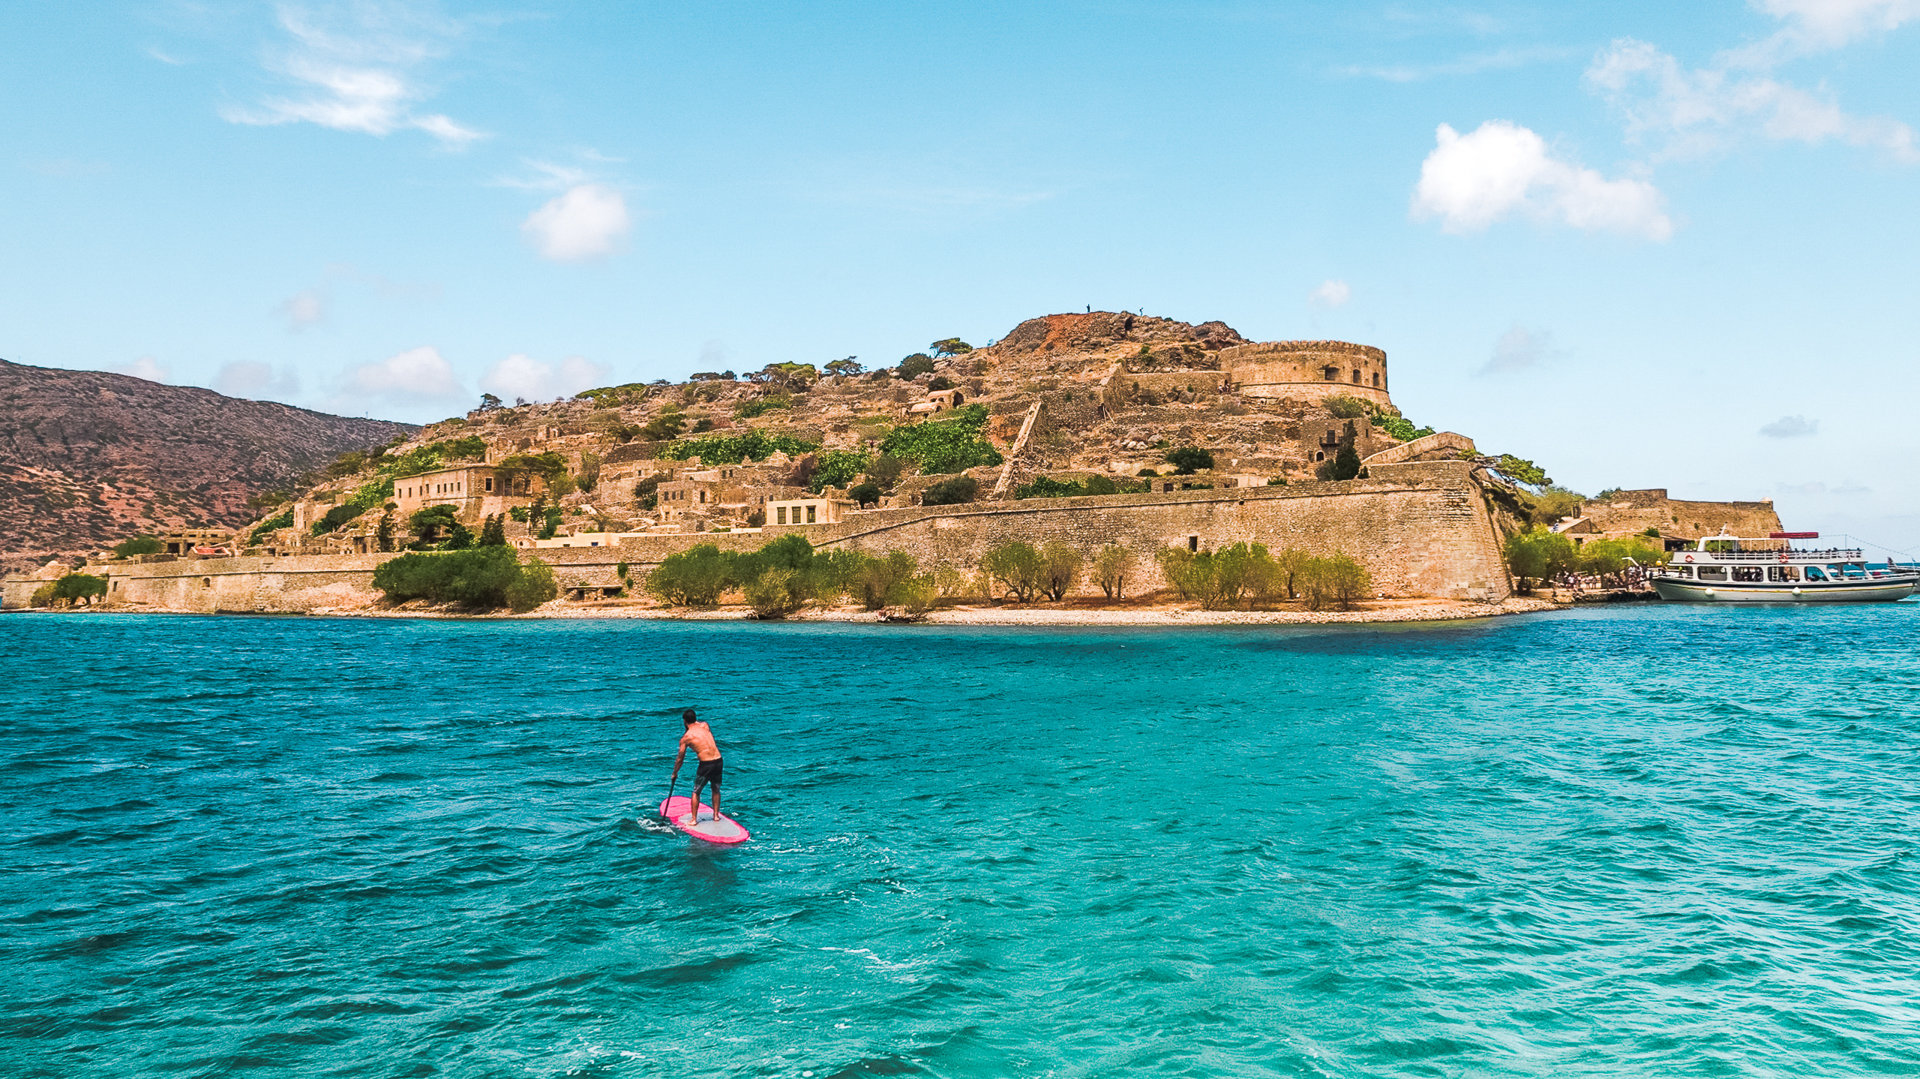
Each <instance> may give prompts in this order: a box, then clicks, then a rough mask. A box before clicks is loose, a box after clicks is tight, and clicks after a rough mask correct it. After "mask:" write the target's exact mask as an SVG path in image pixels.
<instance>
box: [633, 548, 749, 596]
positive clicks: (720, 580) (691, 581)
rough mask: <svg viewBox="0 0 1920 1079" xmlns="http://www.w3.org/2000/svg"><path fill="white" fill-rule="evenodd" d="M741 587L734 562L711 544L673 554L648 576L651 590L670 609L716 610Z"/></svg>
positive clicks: (648, 586) (648, 584) (648, 588)
mask: <svg viewBox="0 0 1920 1079" xmlns="http://www.w3.org/2000/svg"><path fill="white" fill-rule="evenodd" d="M738 584H739V581H738V580H737V579H736V578H735V576H734V566H733V562H732V560H730V559H729V558H727V556H725V555H723V554H721V553H720V548H719V547H716V546H715V545H713V544H711V543H702V544H697V545H695V546H693V547H689V548H687V549H686V550H684V551H680V552H677V553H675V554H670V555H668V556H667V557H666V558H665V559H663V560H662V561H661V563H660V565H659V566H658V567H656V568H655V569H654V571H653V572H652V573H649V574H647V591H649V592H651V593H653V594H654V595H655V596H656V597H658V598H659V600H660V602H662V603H664V604H666V605H668V606H670V607H675V606H683V607H712V606H714V605H715V604H717V603H719V602H720V596H721V595H722V594H723V593H724V592H726V591H727V589H729V588H733V587H736V586H737V585H738Z"/></svg>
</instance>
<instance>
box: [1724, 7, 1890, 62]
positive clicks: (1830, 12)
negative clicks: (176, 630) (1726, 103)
mask: <svg viewBox="0 0 1920 1079" xmlns="http://www.w3.org/2000/svg"><path fill="white" fill-rule="evenodd" d="M1754 6H1755V7H1757V8H1759V9H1760V10H1762V11H1764V12H1766V13H1767V14H1769V15H1772V16H1773V17H1774V18H1776V19H1784V20H1786V22H1787V25H1786V26H1784V27H1782V28H1781V29H1780V31H1779V32H1778V33H1776V34H1774V35H1773V36H1772V37H1770V38H1768V39H1767V40H1766V41H1763V42H1761V43H1760V44H1759V45H1757V46H1755V47H1753V48H1752V49H1750V50H1743V52H1745V53H1746V54H1748V56H1751V57H1765V58H1768V59H1778V58H1782V57H1783V56H1785V55H1790V54H1794V53H1808V52H1814V51H1818V50H1823V49H1837V48H1840V47H1841V46H1843V45H1847V44H1850V43H1852V42H1854V41H1856V40H1858V39H1860V38H1863V37H1867V36H1869V35H1871V34H1876V33H1886V32H1888V31H1890V30H1897V29H1899V28H1900V26H1901V24H1903V23H1907V22H1912V21H1913V20H1915V19H1920V0H1756V3H1755V4H1754ZM1742 58H1743V59H1744V58H1747V57H1742Z"/></svg>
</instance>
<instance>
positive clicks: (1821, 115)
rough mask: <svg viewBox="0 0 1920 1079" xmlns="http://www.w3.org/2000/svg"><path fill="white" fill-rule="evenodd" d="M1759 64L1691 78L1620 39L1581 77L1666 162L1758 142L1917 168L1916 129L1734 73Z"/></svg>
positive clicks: (1652, 51)
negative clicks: (1863, 154) (1868, 153)
mask: <svg viewBox="0 0 1920 1079" xmlns="http://www.w3.org/2000/svg"><path fill="white" fill-rule="evenodd" d="M1757 62H1759V60H1758V58H1756V57H1754V56H1750V55H1749V56H1745V57H1742V56H1738V55H1735V54H1729V55H1728V56H1723V57H1722V58H1721V60H1720V62H1719V63H1717V64H1716V65H1715V66H1713V67H1708V68H1702V69H1698V70H1691V71H1690V70H1688V69H1686V68H1685V67H1683V66H1682V65H1681V64H1680V62H1679V61H1678V60H1676V59H1674V58H1673V57H1672V56H1671V55H1669V54H1667V53H1665V52H1662V51H1661V50H1660V49H1658V48H1656V47H1654V46H1653V45H1650V44H1648V43H1646V42H1644V41H1635V40H1633V39H1631V38H1622V39H1620V40H1618V41H1615V42H1614V43H1613V44H1612V45H1610V46H1608V47H1607V48H1606V49H1605V50H1604V51H1603V52H1601V53H1600V55H1598V56H1597V57H1595V58H1594V61H1593V63H1592V64H1591V65H1589V66H1588V68H1587V71H1586V76H1585V78H1586V82H1587V85H1588V86H1589V87H1591V88H1592V89H1594V90H1595V91H1597V92H1598V93H1599V94H1600V95H1601V96H1603V97H1605V98H1606V99H1607V100H1608V102H1609V103H1611V104H1612V105H1613V106H1614V107H1615V108H1617V109H1619V110H1620V112H1621V113H1622V114H1623V115H1624V116H1625V117H1626V121H1627V132H1628V134H1629V136H1631V137H1634V138H1645V137H1653V138H1657V139H1659V140H1661V141H1662V143H1663V146H1662V149H1661V152H1662V153H1664V154H1667V155H1670V156H1686V155H1697V154H1703V153H1709V152H1713V151H1717V150H1721V149H1724V148H1726V147H1728V146H1730V145H1732V144H1733V143H1735V142H1737V141H1739V140H1740V139H1742V138H1744V137H1749V136H1753V135H1758V136H1760V137H1762V138H1767V139H1773V140H1776V141H1789V142H1802V143H1807V144H1808V145H1818V144H1820V143H1823V142H1827V141H1830V140H1831V141H1838V142H1842V143H1846V144H1847V145H1849V146H1859V147H1864V148H1868V149H1876V150H1880V151H1882V152H1883V153H1886V154H1887V155H1888V156H1890V157H1892V158H1893V159H1894V160H1896V161H1902V162H1909V163H1911V162H1916V161H1920V148H1916V145H1915V138H1914V131H1913V128H1911V127H1909V126H1907V125H1906V124H1904V123H1902V122H1900V121H1898V120H1895V119H1893V118H1891V117H1885V116H1855V115H1852V114H1850V113H1847V112H1846V111H1844V110H1842V109H1841V108H1840V106H1839V104H1838V103H1837V102H1836V101H1834V99H1833V97H1832V95H1831V94H1829V93H1827V92H1825V91H1821V92H1819V93H1815V92H1813V91H1809V90H1803V89H1801V88H1799V87H1797V86H1793V85H1790V84H1788V83H1784V82H1781V81H1779V80H1777V79H1775V78H1773V77H1771V76H1770V75H1767V74H1752V73H1748V72H1746V71H1742V70H1739V65H1742V64H1750V63H1757Z"/></svg>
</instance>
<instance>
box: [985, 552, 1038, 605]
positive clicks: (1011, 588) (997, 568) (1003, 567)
mask: <svg viewBox="0 0 1920 1079" xmlns="http://www.w3.org/2000/svg"><path fill="white" fill-rule="evenodd" d="M980 568H981V569H982V570H985V571H986V574H987V576H988V577H990V578H992V579H993V580H996V581H999V582H1000V584H1001V586H1002V587H1004V588H1005V589H1006V590H1007V593H1008V595H1009V596H1011V597H1012V598H1013V599H1015V600H1017V601H1018V602H1021V603H1031V602H1033V598H1034V597H1035V596H1036V595H1038V594H1039V593H1040V589H1041V587H1042V585H1043V584H1044V583H1045V575H1046V560H1045V559H1043V558H1042V557H1041V556H1040V552H1039V551H1037V550H1035V549H1034V547H1033V545H1032V544H1031V543H1022V542H1020V541H1019V540H1013V541H1011V542H1008V543H1003V544H1001V545H999V546H998V547H995V548H993V549H992V550H990V551H988V552H987V554H986V557H984V558H982V559H981V560H980Z"/></svg>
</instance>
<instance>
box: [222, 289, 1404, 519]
mask: <svg viewBox="0 0 1920 1079" xmlns="http://www.w3.org/2000/svg"><path fill="white" fill-rule="evenodd" d="M1260 347H1262V346H1256V345H1254V343H1250V342H1248V341H1247V340H1246V339H1245V338H1243V337H1242V336H1241V335H1240V334H1239V333H1237V332H1235V331H1234V330H1233V329H1232V328H1231V327H1229V326H1227V325H1226V324H1225V323H1221V322H1203V323H1198V324H1191V323H1186V322H1179V321H1175V320H1172V319H1166V318H1156V317H1150V316H1144V315H1135V314H1129V313H1126V312H1098V311H1095V312H1086V313H1077V314H1060V315H1047V316H1043V317H1040V318H1034V319H1029V320H1027V321H1025V322H1022V323H1020V324H1019V325H1018V326H1016V327H1014V328H1013V329H1012V330H1011V331H1009V332H1008V333H1007V334H1006V336H1005V337H1003V338H1001V339H1000V340H998V341H996V342H992V343H990V344H987V345H985V346H983V347H980V348H970V347H969V346H967V345H966V344H965V343H963V342H959V341H957V340H951V339H950V340H946V341H941V342H936V343H935V345H933V346H930V348H929V353H932V354H931V355H929V354H916V355H913V356H909V357H906V358H905V359H904V360H901V361H898V362H896V363H893V364H890V365H887V366H884V367H881V368H880V369H877V370H868V369H866V367H867V366H870V365H862V364H860V363H859V362H857V360H856V359H855V358H853V357H849V358H847V359H845V360H839V361H835V362H833V363H827V364H820V365H815V364H811V363H783V364H770V365H768V366H767V367H766V368H764V369H762V370H760V371H754V372H744V373H740V374H737V375H736V374H735V373H734V372H730V371H729V372H700V373H695V374H692V375H690V376H689V377H688V380H687V381H685V382H679V383H673V382H669V381H667V380H660V381H657V382H653V383H644V384H642V383H634V384H629V385H624V386H610V387H603V388H600V389H596V390H588V391H586V392H584V393H581V394H580V395H578V396H577V397H575V398H574V399H572V400H569V401H562V402H551V403H536V404H523V405H518V406H514V407H499V406H498V405H497V404H495V403H493V402H489V403H488V407H484V408H481V409H476V410H474V411H473V412H471V413H468V414H467V416H466V417H464V418H460V419H454V420H448V421H443V422H441V423H437V424H434V425H431V426H430V427H427V428H424V429H422V430H421V431H419V432H418V433H417V434H416V435H415V436H414V437H413V438H411V439H409V440H408V441H407V442H405V443H403V444H401V445H399V446H396V447H394V448H392V450H391V451H389V452H388V453H386V454H384V455H379V456H376V457H372V458H367V459H364V460H361V459H356V460H352V461H348V462H342V463H341V466H339V467H336V468H335V469H334V470H333V471H332V478H330V479H329V480H328V481H327V482H325V483H323V484H321V485H320V486H319V487H317V488H316V489H314V490H313V491H311V492H309V493H308V495H307V496H306V497H305V498H303V499H302V500H301V504H300V505H299V506H297V507H295V510H294V511H292V512H290V513H289V514H288V515H287V516H286V518H285V520H284V521H283V520H281V519H280V518H278V517H276V518H273V519H272V521H271V522H270V523H269V524H267V525H263V527H261V528H259V529H255V530H254V531H253V534H252V538H251V540H250V542H251V543H253V544H256V545H257V544H260V543H262V542H263V539H264V538H265V537H267V536H268V535H269V534H270V533H274V532H275V530H276V529H279V528H285V529H288V531H286V532H285V534H276V538H274V539H272V540H270V541H267V542H268V544H269V545H271V546H275V547H276V548H279V549H305V548H312V547H316V546H325V547H327V548H328V549H332V548H334V547H337V548H338V549H340V550H364V549H369V546H368V545H369V544H370V542H371V539H372V537H371V532H372V530H373V529H374V528H375V525H376V522H377V521H378V520H379V518H380V514H379V513H373V512H368V513H365V515H364V516H362V517H357V518H355V519H353V521H352V523H351V524H348V525H346V526H344V527H341V528H339V529H338V531H337V532H328V531H327V530H328V529H329V528H331V527H332V526H331V525H323V526H321V527H320V528H318V529H315V528H312V527H310V525H311V524H312V523H313V522H315V521H318V520H319V519H320V518H321V517H322V516H323V515H325V514H326V513H327V512H328V511H329V510H330V509H331V508H333V507H335V506H340V505H343V504H348V503H350V504H351V505H352V506H354V507H357V508H362V509H363V510H372V509H376V508H378V507H379V506H380V504H381V503H382V502H388V503H394V502H397V503H398V504H397V505H395V512H396V513H397V515H398V517H399V519H400V521H401V523H402V526H403V527H404V523H405V520H406V518H407V516H408V514H409V513H410V512H411V511H412V510H413V509H414V508H416V507H417V506H418V505H419V504H420V501H421V500H420V495H421V488H420V485H419V484H409V483H407V482H405V480H406V478H407V477H409V476H414V475H421V474H424V473H427V472H429V471H430V470H432V469H441V468H446V467H448V466H452V465H458V464H473V465H480V464H483V463H484V464H487V465H495V466H499V465H506V466H508V467H509V468H510V469H512V468H518V469H521V470H528V469H531V470H533V471H536V472H541V471H543V472H544V473H545V475H546V479H547V480H548V481H550V482H552V483H553V484H554V486H553V490H554V493H555V496H556V497H555V498H554V499H552V500H547V499H545V497H544V496H542V501H541V505H542V506H545V507H547V509H546V510H543V511H542V512H551V513H555V514H558V515H559V520H558V522H557V523H558V524H559V525H560V526H561V527H563V529H572V530H588V531H592V530H595V529H600V530H607V531H616V532H617V531H627V530H655V531H658V530H667V531H707V530H713V529H724V528H728V527H739V526H742V525H746V526H752V525H756V524H759V523H761V521H759V520H756V519H754V518H755V512H754V510H755V507H756V506H759V505H764V504H765V503H766V502H767V501H768V500H769V499H774V498H791V497H794V496H795V494H796V493H803V492H809V491H810V492H822V491H823V489H824V491H825V492H826V493H829V494H831V495H833V496H834V497H845V496H847V495H849V494H851V493H852V492H853V491H854V490H855V489H856V488H867V489H868V494H866V495H865V496H860V497H866V498H872V497H874V494H873V491H874V489H875V488H877V491H878V495H879V503H878V504H879V505H882V506H899V505H912V504H916V503H919V502H921V501H922V499H923V498H924V496H925V492H926V491H927V489H928V487H929V486H930V485H933V484H936V483H944V482H945V481H947V480H950V479H952V478H953V476H954V475H955V474H956V473H959V472H964V473H965V474H966V475H967V477H968V478H969V479H971V480H973V481H974V485H975V486H974V487H972V488H970V489H969V494H968V497H970V498H977V499H980V500H988V499H1008V498H1017V497H1021V496H1023V495H1032V494H1043V495H1044V494H1070V493H1074V492H1075V491H1079V490H1084V491H1087V492H1088V493H1096V494H1097V493H1112V492H1116V491H1119V492H1124V491H1128V490H1133V491H1139V490H1144V489H1145V487H1146V483H1147V479H1146V478H1147V477H1149V476H1151V475H1153V474H1154V473H1170V472H1172V471H1173V470H1174V468H1175V465H1174V463H1173V462H1170V461H1169V453H1170V452H1171V451H1177V450H1180V451H1188V452H1189V453H1190V454H1191V455H1197V456H1199V457H1201V458H1204V459H1210V460H1211V461H1212V464H1211V465H1210V466H1208V465H1204V464H1202V465H1199V466H1188V467H1187V472H1189V473H1192V472H1194V471H1195V469H1196V468H1197V469H1198V471H1199V474H1197V475H1192V474H1189V475H1184V476H1183V477H1181V479H1180V480H1179V481H1178V482H1179V483H1181V484H1184V485H1189V486H1194V487H1216V486H1248V485H1265V484H1267V483H1269V482H1276V483H1284V482H1299V481H1302V480H1311V479H1313V478H1314V477H1315V474H1316V471H1317V470H1319V469H1321V468H1322V467H1323V466H1326V465H1327V464H1328V463H1329V462H1330V460H1331V459H1332V458H1333V457H1335V456H1336V454H1337V452H1338V450H1339V449H1340V448H1341V447H1342V446H1343V445H1344V446H1346V447H1349V448H1350V449H1351V450H1354V451H1357V452H1358V455H1359V456H1361V457H1364V456H1366V455H1367V454H1371V453H1374V452H1376V451H1378V450H1381V449H1385V448H1387V447H1390V446H1393V445H1397V444H1399V443H1401V442H1403V441H1405V440H1406V439H1408V438H1412V437H1415V436H1416V435H1418V434H1425V433H1427V432H1425V431H1423V430H1419V429H1416V428H1414V427H1413V426H1412V425H1411V424H1410V423H1407V422H1406V421H1405V420H1404V419H1403V418H1402V417H1401V416H1400V415H1399V413H1398V410H1397V409H1395V408H1394V407H1393V406H1392V405H1391V403H1390V402H1389V401H1388V400H1387V398H1386V393H1385V389H1384V363H1385V360H1384V354H1380V353H1378V350H1371V349H1365V348H1364V346H1358V345H1350V344H1344V343H1341V342H1312V341H1308V342H1279V343H1275V344H1274V345H1273V346H1272V348H1274V349H1276V350H1278V352H1279V353H1281V354H1285V355H1288V356H1298V357H1302V359H1300V360H1299V363H1298V364H1297V365H1296V367H1297V370H1296V374H1297V375H1298V377H1300V378H1304V379H1309V380H1310V382H1311V384H1301V385H1299V386H1297V387H1293V388H1289V389H1287V390H1286V392H1283V393H1279V394H1271V393H1268V394H1262V393H1260V392H1255V391H1256V390H1257V389H1258V388H1257V387H1250V386H1247V385H1245V384H1244V382H1245V379H1246V377H1247V376H1248V371H1247V370H1246V369H1244V365H1243V364H1241V361H1239V360H1238V359H1234V357H1237V356H1240V355H1241V354H1243V353H1245V352H1246V351H1247V350H1248V349H1250V348H1252V349H1255V350H1256V351H1258V349H1259V348H1260ZM1362 352H1364V353H1371V354H1373V355H1374V357H1375V358H1374V359H1372V360H1368V361H1365V362H1367V363H1372V364H1374V365H1375V367H1377V368H1378V369H1379V370H1380V374H1379V375H1377V376H1376V375H1373V374H1372V369H1369V371H1368V375H1367V379H1366V382H1365V384H1364V385H1363V384H1362V372H1361V370H1360V369H1359V366H1357V364H1358V363H1359V361H1350V360H1348V359H1345V358H1343V357H1349V356H1351V355H1357V354H1359V353H1362ZM1223 357H1226V359H1223ZM1323 360H1324V362H1325V366H1324V367H1323V366H1322V362H1323ZM1236 365H1238V366H1236ZM871 366H877V365H871ZM1262 370H1263V371H1264V370H1267V369H1266V368H1263V369H1262ZM1323 370H1324V372H1325V376H1324V377H1325V378H1326V379H1327V380H1329V381H1327V382H1324V383H1323V382H1321V379H1322V377H1323V375H1322V372H1323ZM1301 372H1304V374H1301ZM1336 374H1337V376H1338V380H1337V382H1335V381H1333V380H1334V379H1335V376H1336ZM1260 377H1261V378H1262V379H1263V380H1265V379H1270V378H1272V377H1274V376H1272V375H1271V374H1270V373H1268V374H1262V375H1261V376H1260ZM1374 387H1380V388H1379V389H1374ZM1294 389H1297V390H1298V391H1299V392H1298V393H1295V392H1294ZM1353 391H1361V392H1371V394H1372V401H1371V403H1369V402H1367V401H1362V400H1360V399H1359V398H1357V397H1354V396H1352V395H1351V394H1352V392H1353ZM696 458H697V459H698V463H696V461H695V459H696ZM1188 460H1189V461H1190V460H1192V456H1190V457H1189V458H1188ZM715 466H735V467H728V468H726V469H725V470H724V471H722V472H720V473H717V474H716V473H712V472H711V470H712V469H714V468H715ZM436 476H437V477H438V478H436V479H435V480H432V481H430V482H429V484H428V487H429V489H430V490H440V489H444V490H449V491H451V490H455V489H466V488H467V487H471V488H472V490H471V491H469V494H470V495H475V497H472V498H470V499H469V501H471V502H472V504H471V505H468V506H467V507H466V508H465V509H464V510H462V511H461V512H462V513H463V514H473V515H478V514H485V513H493V512H498V510H499V509H500V508H501V506H500V505H495V504H494V502H495V501H497V500H489V499H487V498H485V497H478V495H477V493H478V492H481V491H483V490H484V491H492V490H494V489H495V488H493V487H492V486H484V487H483V486H482V485H484V484H486V483H487V482H488V481H486V480H484V479H482V478H480V477H478V476H475V477H472V478H470V479H468V480H464V481H463V480H461V479H460V478H459V477H453V476H448V475H441V474H436ZM501 482H502V483H503V484H504V483H507V482H509V481H507V480H505V479H502V480H501ZM510 482H511V483H512V485H513V488H514V490H515V492H516V493H519V492H520V491H521V483H520V481H519V480H512V481H510ZM1165 482H1166V480H1165V479H1164V478H1162V479H1160V480H1157V481H1156V484H1157V487H1159V486H1164V484H1165ZM662 484H666V485H667V486H666V487H662ZM689 484H691V485H693V487H692V488H688V489H684V490H683V489H679V488H680V487H684V486H685V485H689ZM503 489H504V488H503ZM537 489H538V487H537V486H536V488H535V490H537ZM528 497H531V496H530V495H529V496H528ZM942 497H943V498H947V499H948V500H951V491H943V492H942ZM428 500H429V501H435V500H438V501H449V500H448V499H444V498H429V499H428ZM455 501H457V500H455ZM521 501H522V504H521V505H520V506H518V507H516V508H517V509H518V510H519V511H520V515H518V516H516V517H515V518H514V523H510V524H509V525H508V526H507V527H508V531H509V534H516V533H517V534H520V535H524V534H525V533H526V532H527V531H528V530H529V528H530V527H532V525H533V524H537V522H532V521H530V519H529V518H528V517H527V516H526V515H525V512H526V510H527V506H526V505H525V501H526V500H525V499H522V500H521ZM501 505H504V503H502V504H501ZM336 516H344V514H339V515H336ZM768 523H772V522H768ZM550 530H551V529H549V531H550Z"/></svg>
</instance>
